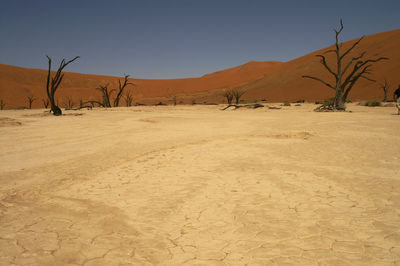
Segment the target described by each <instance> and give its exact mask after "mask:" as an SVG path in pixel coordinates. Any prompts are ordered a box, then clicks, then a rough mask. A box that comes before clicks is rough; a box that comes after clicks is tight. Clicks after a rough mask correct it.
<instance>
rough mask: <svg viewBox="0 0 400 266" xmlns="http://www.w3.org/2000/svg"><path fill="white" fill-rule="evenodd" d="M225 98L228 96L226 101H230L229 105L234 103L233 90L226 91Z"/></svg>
mask: <svg viewBox="0 0 400 266" xmlns="http://www.w3.org/2000/svg"><path fill="white" fill-rule="evenodd" d="M224 98H226V101H227V102H228V105H231V104H232V101H233V92H232V90H227V91H225V92H224Z"/></svg>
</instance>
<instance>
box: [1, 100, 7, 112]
mask: <svg viewBox="0 0 400 266" xmlns="http://www.w3.org/2000/svg"><path fill="white" fill-rule="evenodd" d="M5 105H6V104H5V103H4V101H3V100H0V110H3V109H4V106H5Z"/></svg>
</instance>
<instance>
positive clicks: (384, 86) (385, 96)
mask: <svg viewBox="0 0 400 266" xmlns="http://www.w3.org/2000/svg"><path fill="white" fill-rule="evenodd" d="M379 85H380V86H381V88H382V90H383V102H387V93H388V90H389V87H390V84H389V82H388V81H387V80H386V79H385V83H379Z"/></svg>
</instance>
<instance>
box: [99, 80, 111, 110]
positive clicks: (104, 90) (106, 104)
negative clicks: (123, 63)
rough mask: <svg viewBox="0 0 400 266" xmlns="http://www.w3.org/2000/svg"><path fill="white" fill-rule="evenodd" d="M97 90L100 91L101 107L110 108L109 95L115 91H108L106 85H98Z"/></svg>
mask: <svg viewBox="0 0 400 266" xmlns="http://www.w3.org/2000/svg"><path fill="white" fill-rule="evenodd" d="M97 90H99V91H101V93H102V102H103V103H102V104H101V105H102V106H103V107H105V108H109V107H111V101H110V96H111V94H112V93H113V92H114V91H115V90H114V89H112V90H110V91H108V84H106V85H105V86H102V85H100V86H99V87H98V88H97Z"/></svg>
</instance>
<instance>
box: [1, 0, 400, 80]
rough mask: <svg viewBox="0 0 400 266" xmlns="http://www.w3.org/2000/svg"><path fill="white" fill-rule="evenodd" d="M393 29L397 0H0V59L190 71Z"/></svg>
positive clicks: (108, 71) (291, 54) (158, 74)
mask: <svg viewBox="0 0 400 266" xmlns="http://www.w3.org/2000/svg"><path fill="white" fill-rule="evenodd" d="M339 18H342V19H343V23H344V27H345V28H344V31H343V34H342V40H343V41H345V40H350V39H354V38H357V37H360V36H362V35H369V34H373V33H378V32H383V31H388V30H393V29H398V28H400V1H399V0H380V1H378V0H359V1H352V0H346V1H342V0H339V1H324V0H309V1H301V0H292V1H289V0H274V1H269V0H264V1H262V0H157V1H156V0H141V1H134V0H131V1H128V0H126V1H123V0H114V1H111V0H110V1H102V0H65V1H62V0H51V1H50V0H0V36H1V38H0V48H1V49H0V63H1V64H10V65H16V66H22V67H29V68H42V69H46V68H47V59H46V57H45V55H46V54H47V55H49V56H50V57H52V58H53V60H54V61H56V62H59V60H60V59H62V58H64V57H65V58H67V59H70V58H73V57H74V56H76V55H79V56H81V58H80V59H79V60H78V61H76V62H74V63H73V64H71V65H69V66H68V67H67V69H66V70H67V71H71V72H80V73H90V74H101V75H113V76H121V75H123V74H124V73H127V74H130V75H131V77H136V78H181V77H196V76H201V75H203V74H206V73H210V72H214V71H217V70H221V69H225V68H229V67H233V66H237V65H240V64H243V63H246V62H247V61H251V60H255V61H267V60H277V61H289V60H292V59H295V58H297V57H299V56H302V55H305V54H307V53H310V52H312V51H315V50H317V49H320V48H323V47H326V46H328V45H330V44H333V42H334V34H333V30H332V29H333V28H334V27H337V26H338V24H339Z"/></svg>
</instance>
